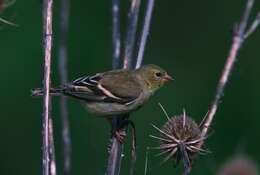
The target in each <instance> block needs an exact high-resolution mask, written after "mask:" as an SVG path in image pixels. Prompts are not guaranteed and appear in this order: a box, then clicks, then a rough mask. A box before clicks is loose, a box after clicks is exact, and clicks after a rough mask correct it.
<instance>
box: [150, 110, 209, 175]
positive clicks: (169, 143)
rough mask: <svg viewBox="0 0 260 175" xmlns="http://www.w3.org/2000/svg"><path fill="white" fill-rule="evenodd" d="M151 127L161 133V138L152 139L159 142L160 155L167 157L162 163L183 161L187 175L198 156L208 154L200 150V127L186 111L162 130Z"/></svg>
mask: <svg viewBox="0 0 260 175" xmlns="http://www.w3.org/2000/svg"><path fill="white" fill-rule="evenodd" d="M151 125H152V127H153V128H155V129H156V130H157V131H158V132H159V133H160V136H153V135H150V137H152V138H154V139H156V140H159V146H158V147H154V149H159V150H160V151H161V152H160V153H159V154H158V155H166V157H165V158H164V160H163V162H162V163H165V162H166V161H168V160H170V159H173V160H175V162H177V163H178V162H179V160H182V162H183V166H184V174H185V175H187V174H188V173H189V172H190V171H191V164H192V161H193V160H194V159H195V157H196V155H197V154H204V153H206V152H207V151H206V150H204V149H202V148H200V142H201V139H202V138H201V137H200V135H201V132H200V128H199V126H198V125H197V124H196V122H195V121H193V120H192V118H191V117H189V116H187V115H186V112H185V110H184V111H183V114H181V115H179V116H175V117H171V118H169V119H167V121H166V123H165V124H164V125H163V127H162V128H161V129H160V128H158V127H156V126H155V125H153V124H151ZM204 139H205V138H203V140H204Z"/></svg>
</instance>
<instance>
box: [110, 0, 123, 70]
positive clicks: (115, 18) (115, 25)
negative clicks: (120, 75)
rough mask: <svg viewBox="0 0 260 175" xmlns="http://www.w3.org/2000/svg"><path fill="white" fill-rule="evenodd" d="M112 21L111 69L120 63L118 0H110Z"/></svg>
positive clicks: (117, 66) (116, 67)
mask: <svg viewBox="0 0 260 175" xmlns="http://www.w3.org/2000/svg"><path fill="white" fill-rule="evenodd" d="M112 1H113V2H112V15H113V17H112V23H113V31H112V47H113V61H112V67H113V69H118V68H119V63H120V60H119V58H120V46H121V40H120V37H121V36H120V35H121V34H120V22H119V21H120V18H119V13H120V11H119V9H120V8H119V6H120V3H119V0H112Z"/></svg>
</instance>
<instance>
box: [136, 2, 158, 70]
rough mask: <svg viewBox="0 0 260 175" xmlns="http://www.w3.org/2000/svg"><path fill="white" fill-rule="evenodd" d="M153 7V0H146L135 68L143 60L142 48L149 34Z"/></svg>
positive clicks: (139, 65) (138, 66)
mask: <svg viewBox="0 0 260 175" xmlns="http://www.w3.org/2000/svg"><path fill="white" fill-rule="evenodd" d="M153 7H154V0H148V3H147V10H146V14H145V18H144V26H143V31H142V36H141V41H140V47H139V50H138V55H137V61H136V66H135V68H136V69H138V68H140V67H141V65H142V62H143V55H144V49H145V46H146V42H147V37H148V34H149V29H150V23H151V18H152V13H153Z"/></svg>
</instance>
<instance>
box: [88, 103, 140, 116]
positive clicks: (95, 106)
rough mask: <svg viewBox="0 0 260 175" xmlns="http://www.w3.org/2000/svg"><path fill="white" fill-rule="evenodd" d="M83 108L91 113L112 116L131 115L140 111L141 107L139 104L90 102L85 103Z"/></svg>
mask: <svg viewBox="0 0 260 175" xmlns="http://www.w3.org/2000/svg"><path fill="white" fill-rule="evenodd" d="M83 106H84V107H85V108H86V109H87V111H89V112H91V113H94V114H97V115H100V116H111V115H120V114H126V113H129V112H131V111H134V110H136V109H138V108H139V107H140V106H141V105H140V104H137V103H136V104H131V105H125V104H119V103H105V102H88V103H84V104H83Z"/></svg>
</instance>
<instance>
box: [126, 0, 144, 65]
mask: <svg viewBox="0 0 260 175" xmlns="http://www.w3.org/2000/svg"><path fill="white" fill-rule="evenodd" d="M140 4H141V0H132V4H131V9H130V12H129V14H128V15H129V19H128V20H129V21H128V22H129V24H128V28H127V35H126V42H125V56H124V69H130V68H131V65H132V54H133V48H134V44H135V37H136V30H137V24H138V16H139V9H140Z"/></svg>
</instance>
